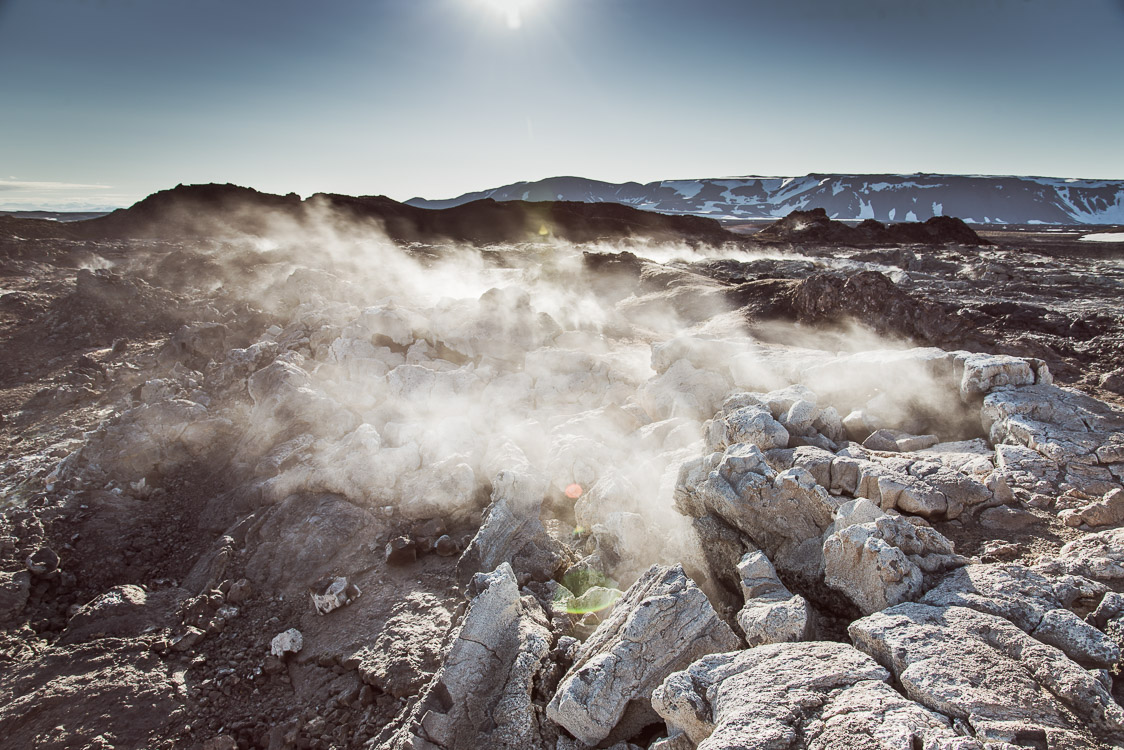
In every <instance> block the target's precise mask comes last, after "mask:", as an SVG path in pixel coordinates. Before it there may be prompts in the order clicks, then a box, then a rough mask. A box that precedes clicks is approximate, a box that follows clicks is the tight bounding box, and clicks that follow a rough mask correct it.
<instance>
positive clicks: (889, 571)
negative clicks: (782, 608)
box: [823, 501, 966, 614]
mask: <svg viewBox="0 0 1124 750" xmlns="http://www.w3.org/2000/svg"><path fill="white" fill-rule="evenodd" d="M872 516H873V518H872V519H871V520H866V521H864V520H863V519H870V518H871V517H872ZM831 529H832V530H831V533H830V534H829V535H827V536H826V538H825V539H824V542H823V556H824V581H825V583H827V585H828V586H830V587H831V588H833V589H835V590H837V591H839V592H840V593H842V594H844V595H845V596H846V597H847V598H848V599H850V600H851V602H852V603H854V604H855V606H857V607H858V608H859V610H861V611H862V612H864V613H868V614H869V613H871V612H877V611H879V610H881V609H885V608H886V607H889V606H892V605H894V604H899V603H901V602H904V601H910V600H913V599H915V598H916V597H918V596H919V595H920V594H921V589H922V584H923V582H924V577H923V573H934V572H938V571H941V570H946V569H948V568H952V567H956V566H959V565H963V564H964V563H965V562H966V560H964V558H961V557H960V556H958V555H956V554H955V549H954V547H953V544H952V542H950V541H949V540H948V539H946V538H945V537H944V536H943V535H941V534H940V532H938V531H936V530H935V529H931V528H928V527H925V526H915V525H913V524H911V523H909V522H908V521H906V520H905V519H904V518H902V517H900V516H889V515H887V514H885V513H880V512H877V511H876V510H875V509H874V508H873V507H872V504H870V503H869V502H862V501H856V502H855V503H851V504H847V505H845V506H842V507H841V508H840V512H839V513H838V514H837V517H836V520H835V522H834V523H833V525H832V527H831Z"/></svg>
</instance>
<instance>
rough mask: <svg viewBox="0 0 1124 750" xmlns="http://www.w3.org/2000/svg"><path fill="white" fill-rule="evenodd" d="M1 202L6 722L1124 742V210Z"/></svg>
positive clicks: (213, 741)
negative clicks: (40, 210) (27, 210)
mask: <svg viewBox="0 0 1124 750" xmlns="http://www.w3.org/2000/svg"><path fill="white" fill-rule="evenodd" d="M737 229H738V230H739V231H737V232H734V231H730V230H728V229H727V228H724V227H723V226H722V225H720V224H719V223H718V222H716V221H712V220H709V219H702V218H697V217H690V216H663V215H660V214H656V213H651V212H644V211H640V210H636V209H633V208H630V207H627V206H622V205H613V204H581V203H567V202H552V203H523V202H519V201H515V202H503V203H496V202H493V201H491V200H485V201H479V202H470V203H467V204H464V205H460V206H454V207H449V208H444V209H426V208H417V207H412V206H408V205H405V204H400V203H395V202H394V201H390V200H389V199H385V198H351V197H347V196H338V195H317V196H313V197H311V198H308V199H305V200H301V199H300V198H299V197H297V196H294V195H290V196H275V195H267V194H263V193H257V192H255V191H252V190H247V189H241V188H234V187H232V186H191V187H183V186H180V187H178V188H176V189H174V190H169V191H164V192H162V193H158V194H155V195H153V196H150V197H149V198H147V199H145V200H144V201H141V202H140V203H138V204H137V205H135V206H133V207H132V208H129V209H124V210H119V211H116V212H114V213H112V214H109V215H107V216H103V217H100V218H93V219H89V220H85V221H79V222H72V223H66V222H57V221H46V220H37V219H22V218H13V217H0V342H2V343H0V352H2V355H0V451H2V453H0V492H2V499H0V746H2V747H5V748H102V749H104V748H141V747H144V748H206V750H233V749H234V748H270V749H271V750H281V749H288V748H369V749H371V750H405V749H406V748H413V749H415V750H422V749H423V748H425V749H432V748H442V749H445V750H487V749H489V748H510V749H511V750H579V749H585V748H613V750H636V749H637V748H647V749H650V750H690V749H692V748H700V750H702V749H707V750H714V749H719V748H728V749H734V748H746V749H749V748H755V749H761V750H766V749H769V750H773V749H793V750H796V749H800V750H804V749H809V750H810V749H813V748H815V749H817V750H831V749H834V748H871V749H874V748H877V749H885V750H983V749H985V748H986V749H987V750H1012V749H1015V748H1038V749H1042V750H1045V749H1050V750H1054V749H1057V750H1063V749H1064V750H1076V749H1078V748H1090V749H1092V748H1113V747H1117V748H1119V747H1124V708H1122V706H1121V700H1122V699H1124V675H1121V673H1120V660H1121V649H1122V648H1124V593H1122V592H1124V306H1122V304H1121V300H1122V299H1124V242H1119V241H1114V239H1116V240H1119V239H1124V235H1122V234H1120V233H1119V230H1118V229H1112V228H1098V229H1097V230H1096V231H1097V232H1098V233H1100V234H1101V237H1097V238H1093V239H1101V240H1106V241H1084V240H1082V239H1081V237H1082V236H1083V235H1084V234H1087V232H1083V231H1080V230H1079V229H1078V228H1067V229H1065V230H1060V229H1049V230H1048V229H1047V228H1045V227H1037V228H1035V227H1030V228H1028V227H1009V228H995V229H990V230H988V231H984V230H982V229H981V230H978V231H979V232H980V234H977V233H976V231H973V229H972V228H970V227H969V226H967V225H965V224H964V223H962V222H960V221H959V220H956V219H952V218H948V217H938V218H934V219H930V220H929V221H927V222H925V223H912V224H896V225H891V226H889V227H887V226H884V225H882V224H879V223H877V222H874V221H867V222H864V223H862V224H859V225H858V226H854V225H845V224H841V223H838V222H834V221H831V220H829V219H828V218H827V215H826V213H824V212H823V211H822V210H820V211H807V212H800V211H797V212H795V213H792V214H790V215H789V216H788V217H787V218H785V219H782V220H780V221H777V222H775V223H773V224H766V223H764V222H761V223H759V224H758V225H756V226H748V227H747V226H740V227H737Z"/></svg>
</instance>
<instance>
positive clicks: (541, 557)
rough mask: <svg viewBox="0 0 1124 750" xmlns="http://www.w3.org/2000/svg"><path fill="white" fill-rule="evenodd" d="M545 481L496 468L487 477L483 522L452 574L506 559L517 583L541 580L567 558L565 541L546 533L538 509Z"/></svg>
mask: <svg viewBox="0 0 1124 750" xmlns="http://www.w3.org/2000/svg"><path fill="white" fill-rule="evenodd" d="M545 494H546V482H545V481H544V480H542V479H541V478H539V477H537V476H534V475H531V474H526V473H522V472H515V471H502V472H500V473H499V474H498V475H497V476H496V479H495V481H494V482H493V483H492V501H491V504H490V505H489V506H488V508H487V510H486V511H485V512H484V522H483V524H481V526H480V530H479V531H478V532H477V533H476V536H475V537H473V539H472V542H471V543H470V544H469V545H468V548H467V549H466V550H465V551H464V554H463V555H461V558H460V560H458V561H457V580H459V581H460V582H462V583H465V582H467V581H468V580H470V579H471V578H472V576H473V575H475V574H476V573H477V572H479V571H487V570H493V569H495V568H496V567H497V566H499V564H500V563H504V562H506V563H510V564H511V567H512V569H513V570H514V571H516V574H517V575H518V576H519V579H520V581H521V582H522V583H526V581H528V580H536V581H546V580H549V579H550V578H553V577H554V575H555V574H556V573H557V572H558V571H559V570H561V569H562V567H563V566H564V565H566V563H567V562H568V561H569V560H568V556H567V552H566V549H565V547H564V546H563V545H562V544H561V542H559V541H557V540H556V539H554V538H553V537H552V536H550V534H549V533H547V530H546V528H545V527H544V526H543V524H542V521H541V520H539V514H540V512H541V510H542V501H543V496H544V495H545Z"/></svg>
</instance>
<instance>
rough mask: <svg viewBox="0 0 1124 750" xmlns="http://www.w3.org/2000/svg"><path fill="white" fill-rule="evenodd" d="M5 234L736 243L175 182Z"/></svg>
mask: <svg viewBox="0 0 1124 750" xmlns="http://www.w3.org/2000/svg"><path fill="white" fill-rule="evenodd" d="M0 219H2V220H3V223H2V224H0V227H2V228H3V229H4V234H7V235H19V236H22V237H38V238H51V237H57V238H59V239H141V238H151V239H157V238H159V239H187V238H193V237H216V236H219V237H221V236H224V235H229V234H240V235H245V234H248V235H259V236H264V235H268V234H270V233H273V232H276V231H284V229H285V227H286V226H292V222H297V223H298V224H301V225H311V224H313V223H315V222H330V221H333V220H337V219H345V220H347V221H361V222H363V221H366V222H375V223H378V224H379V225H380V226H382V227H383V229H384V230H385V232H386V233H387V234H388V235H389V237H390V238H391V239H394V240H397V241H402V242H441V241H450V240H451V241H458V242H470V243H473V244H481V245H483V244H491V243H500V242H524V241H529V240H539V239H546V238H551V237H553V238H558V239H562V240H568V241H571V242H592V241H596V240H619V239H625V238H643V239H651V240H682V241H687V242H705V243H709V244H721V243H723V242H728V241H732V240H735V239H737V237H736V235H733V234H731V233H729V232H727V231H726V230H725V229H723V228H722V227H721V226H720V225H719V223H718V222H717V221H715V220H713V219H706V218H701V217H697V216H665V215H662V214H657V213H653V212H651V211H641V210H639V209H636V208H632V207H631V206H623V205H617V204H589V203H578V202H571V201H557V202H552V203H528V202H523V201H508V202H504V203H499V202H496V201H494V200H491V199H485V200H479V201H474V202H472V203H467V204H464V205H460V206H454V207H452V208H447V209H439V210H432V209H425V208H417V207H415V206H409V205H407V204H405V203H399V202H398V201H395V200H391V199H390V198H387V197H385V196H360V197H353V196H347V195H335V194H326V193H318V194H316V195H313V196H311V197H309V198H308V199H306V200H301V198H300V196H298V195H296V194H295V193H290V194H289V195H284V196H282V195H272V194H269V193H262V192H258V191H257V190H253V189H251V188H244V187H239V186H236V185H179V186H177V187H175V188H173V189H171V190H162V191H160V192H158V193H154V194H152V195H150V196H148V197H147V198H145V199H144V200H141V201H139V202H138V203H136V204H135V205H133V206H131V207H129V208H124V209H119V210H117V211H114V212H113V213H111V214H108V215H106V216H102V217H100V218H96V219H91V220H89V221H82V222H73V223H69V224H67V225H65V226H60V225H59V224H58V223H56V222H48V221H39V220H34V219H14V218H9V217H0Z"/></svg>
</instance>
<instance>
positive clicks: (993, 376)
mask: <svg viewBox="0 0 1124 750" xmlns="http://www.w3.org/2000/svg"><path fill="white" fill-rule="evenodd" d="M958 360H959V364H960V365H961V366H962V367H963V368H964V370H963V372H964V374H963V377H962V378H961V380H960V393H961V395H963V396H964V397H966V398H970V397H973V396H977V397H978V396H982V395H985V394H988V393H990V392H991V391H993V390H995V389H996V388H1001V387H1003V386H1012V385H1015V386H1018V385H1032V384H1033V383H1034V380H1035V375H1034V370H1033V369H1032V368H1031V366H1030V365H1029V364H1028V363H1027V361H1026V360H1024V359H1019V358H1018V357H1009V356H1006V355H1002V354H967V355H963V356H961V357H958Z"/></svg>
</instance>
